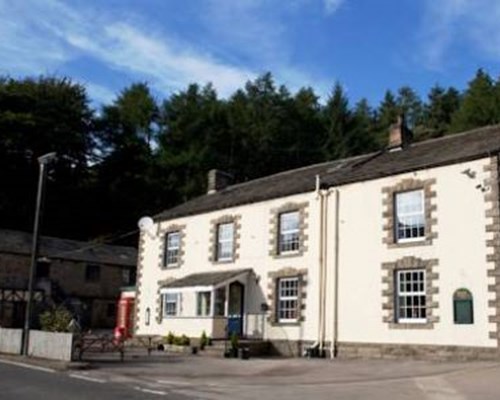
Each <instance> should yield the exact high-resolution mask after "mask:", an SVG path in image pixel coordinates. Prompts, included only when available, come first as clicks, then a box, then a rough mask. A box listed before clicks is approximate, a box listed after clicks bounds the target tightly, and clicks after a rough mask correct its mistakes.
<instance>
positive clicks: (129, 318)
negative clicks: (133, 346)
mask: <svg viewBox="0 0 500 400" xmlns="http://www.w3.org/2000/svg"><path fill="white" fill-rule="evenodd" d="M134 305H135V292H132V291H127V292H125V291H123V292H122V293H121V296H120V299H119V300H118V307H117V308H116V309H117V313H116V327H115V331H114V336H115V339H117V340H126V339H130V338H131V337H132V336H133V333H134V314H135V310H134V308H135V307H134Z"/></svg>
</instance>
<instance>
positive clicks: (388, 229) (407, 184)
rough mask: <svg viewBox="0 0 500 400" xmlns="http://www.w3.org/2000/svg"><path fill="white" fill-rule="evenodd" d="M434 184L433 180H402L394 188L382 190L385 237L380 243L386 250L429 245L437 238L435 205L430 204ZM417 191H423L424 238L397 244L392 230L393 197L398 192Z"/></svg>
mask: <svg viewBox="0 0 500 400" xmlns="http://www.w3.org/2000/svg"><path fill="white" fill-rule="evenodd" d="M435 184H436V179H434V178H432V179H426V180H419V179H412V178H408V179H403V180H402V181H401V182H399V183H398V184H396V185H394V186H386V187H384V188H382V194H383V200H382V206H383V213H382V219H383V221H384V225H383V229H384V232H385V236H384V238H383V240H382V242H383V243H384V244H386V245H387V247H388V248H400V247H415V246H425V245H431V244H432V241H433V239H436V238H437V232H435V226H436V225H437V218H436V211H437V205H436V204H435V203H434V204H433V202H432V199H433V198H435V197H436V191H435V190H433V186H434V185H435ZM419 189H422V190H423V191H424V208H425V209H424V213H425V238H423V239H422V240H418V241H409V242H398V241H397V240H396V232H395V229H394V226H395V209H394V197H395V195H396V194H397V193H400V192H408V191H412V190H419Z"/></svg>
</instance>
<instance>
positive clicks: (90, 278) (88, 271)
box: [85, 264, 101, 282]
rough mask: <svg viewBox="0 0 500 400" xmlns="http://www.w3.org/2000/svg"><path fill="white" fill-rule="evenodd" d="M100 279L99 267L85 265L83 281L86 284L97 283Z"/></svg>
mask: <svg viewBox="0 0 500 400" xmlns="http://www.w3.org/2000/svg"><path fill="white" fill-rule="evenodd" d="M100 279H101V267H100V266H99V265H95V264H87V267H86V268H85V280H86V281H87V282H99V280H100Z"/></svg>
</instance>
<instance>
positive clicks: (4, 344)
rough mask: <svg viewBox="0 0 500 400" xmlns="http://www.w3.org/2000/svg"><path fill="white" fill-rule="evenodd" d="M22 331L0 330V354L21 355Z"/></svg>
mask: <svg viewBox="0 0 500 400" xmlns="http://www.w3.org/2000/svg"><path fill="white" fill-rule="evenodd" d="M22 343H23V330H22V329H9V328H0V353H8V354H21V349H22Z"/></svg>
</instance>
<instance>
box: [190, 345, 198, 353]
mask: <svg viewBox="0 0 500 400" xmlns="http://www.w3.org/2000/svg"><path fill="white" fill-rule="evenodd" d="M191 354H198V347H196V346H192V347H191Z"/></svg>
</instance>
